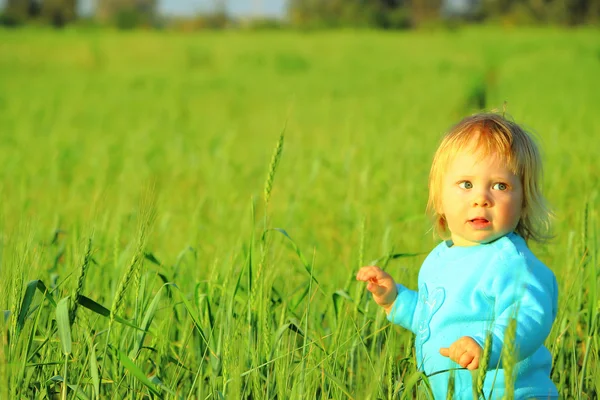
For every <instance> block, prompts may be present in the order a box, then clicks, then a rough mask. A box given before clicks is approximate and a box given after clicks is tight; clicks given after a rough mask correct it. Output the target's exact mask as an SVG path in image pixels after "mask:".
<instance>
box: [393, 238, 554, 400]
mask: <svg viewBox="0 0 600 400" xmlns="http://www.w3.org/2000/svg"><path fill="white" fill-rule="evenodd" d="M397 288H398V296H397V297H396V300H395V302H394V304H393V306H392V309H391V310H390V313H389V314H388V320H390V321H391V322H393V323H395V324H398V325H401V326H403V327H404V328H406V329H409V330H411V331H412V332H414V333H415V334H416V339H415V347H416V353H417V363H418V367H419V368H420V369H421V370H423V371H424V372H425V374H426V375H428V376H429V375H431V374H433V373H435V372H438V371H444V370H448V369H451V368H452V369H455V368H460V366H459V365H458V364H456V363H454V362H453V361H451V360H450V359H449V358H447V357H443V356H442V355H440V353H439V350H440V348H442V347H450V345H451V344H452V343H454V342H455V341H456V340H458V339H459V338H461V337H463V336H470V337H472V338H473V339H474V340H475V341H476V342H477V343H478V344H479V345H480V346H481V347H482V348H484V342H485V338H486V333H487V332H488V331H489V330H490V329H491V331H492V334H493V339H492V353H491V358H490V362H489V364H488V372H487V375H486V379H485V384H484V394H485V396H486V398H493V399H496V398H498V399H500V398H502V396H503V395H504V369H503V367H502V360H501V351H502V344H503V342H504V332H505V330H506V327H507V326H508V323H509V321H510V320H511V318H513V316H515V315H516V322H517V329H516V338H515V347H516V350H517V351H516V354H515V356H516V361H517V363H516V365H515V366H514V371H515V373H516V377H515V386H514V388H515V392H514V394H515V399H526V398H530V397H540V398H547V397H549V396H558V392H557V390H556V386H555V385H554V384H553V383H552V381H551V380H550V368H551V364H552V356H551V354H550V352H549V351H548V349H547V348H546V347H544V341H545V340H546V338H547V336H548V334H549V333H550V329H551V328H552V323H553V322H554V319H555V317H556V310H557V299H558V288H557V283H556V278H555V276H554V274H553V273H552V271H550V269H548V268H547V267H546V266H545V265H544V264H543V263H542V262H541V261H539V260H538V259H537V258H536V257H535V256H534V255H533V253H532V252H531V251H530V250H529V248H528V247H527V244H526V243H525V241H524V240H523V238H521V237H520V236H519V235H517V234H515V233H511V234H508V235H506V236H504V237H502V238H500V239H498V240H495V241H494V242H492V243H487V244H480V245H477V246H471V247H459V246H450V245H449V244H448V243H447V242H442V243H440V244H439V245H438V246H437V247H436V248H435V249H434V250H433V251H432V252H431V253H430V254H429V255H428V256H427V258H426V259H425V261H424V263H423V265H422V267H421V270H420V272H419V290H418V292H416V291H413V290H409V289H407V288H406V287H404V286H402V285H397ZM448 377H449V373H448V372H443V373H439V374H435V375H433V376H431V377H430V378H429V383H430V384H431V387H432V390H433V393H434V396H435V398H436V399H445V398H446V391H447V387H448ZM471 387H472V386H471V372H470V371H468V370H465V369H459V370H456V371H455V398H457V399H472V398H473V397H472V389H471ZM492 389H493V391H492ZM490 393H492V396H491V397H490V396H489V394H490Z"/></svg>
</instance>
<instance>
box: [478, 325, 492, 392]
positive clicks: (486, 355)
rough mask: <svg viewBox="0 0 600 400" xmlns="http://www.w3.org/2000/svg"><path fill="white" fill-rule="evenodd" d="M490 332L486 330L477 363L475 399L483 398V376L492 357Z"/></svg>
mask: <svg viewBox="0 0 600 400" xmlns="http://www.w3.org/2000/svg"><path fill="white" fill-rule="evenodd" d="M492 340H493V335H492V330H491V329H490V330H488V332H487V334H486V336H485V343H484V344H483V354H482V355H481V360H480V361H479V372H478V374H477V389H476V390H477V398H481V397H483V398H485V396H484V395H483V384H484V383H485V375H486V373H487V368H488V364H489V363H490V357H491V355H492Z"/></svg>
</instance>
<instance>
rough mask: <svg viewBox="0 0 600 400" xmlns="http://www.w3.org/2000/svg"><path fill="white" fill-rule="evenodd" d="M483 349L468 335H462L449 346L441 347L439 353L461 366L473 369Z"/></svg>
mask: <svg viewBox="0 0 600 400" xmlns="http://www.w3.org/2000/svg"><path fill="white" fill-rule="evenodd" d="M481 353H483V349H482V348H481V346H479V344H478V343H477V342H476V341H475V340H474V339H473V338H470V337H469V336H463V337H461V338H460V339H458V340H457V341H456V342H454V343H452V344H451V345H450V348H447V347H442V348H441V349H440V354H441V355H443V356H444V357H450V359H451V360H452V361H454V362H455V363H457V364H459V365H460V366H461V367H463V368H467V369H469V370H474V369H477V367H479V359H480V358H481Z"/></svg>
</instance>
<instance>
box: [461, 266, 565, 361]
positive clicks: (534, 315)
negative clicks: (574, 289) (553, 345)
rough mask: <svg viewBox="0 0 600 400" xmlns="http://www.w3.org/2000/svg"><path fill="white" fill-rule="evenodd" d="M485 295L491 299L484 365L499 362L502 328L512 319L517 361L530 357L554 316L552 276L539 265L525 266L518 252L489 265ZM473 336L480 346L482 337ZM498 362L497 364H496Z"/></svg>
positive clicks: (555, 298)
mask: <svg viewBox="0 0 600 400" xmlns="http://www.w3.org/2000/svg"><path fill="white" fill-rule="evenodd" d="M493 268H494V269H495V270H494V271H492V273H493V274H494V277H493V278H492V279H491V281H490V282H491V285H490V287H489V292H488V296H490V297H491V300H492V301H493V302H494V315H495V318H494V320H493V321H492V328H491V330H492V353H491V356H490V362H489V364H488V368H490V369H494V368H496V366H498V365H501V357H502V356H501V354H502V347H503V345H504V342H505V331H506V328H507V326H508V325H509V322H510V320H511V319H513V318H514V319H516V336H515V342H514V344H515V349H516V357H517V361H521V360H523V359H525V358H528V357H529V356H531V355H532V354H533V353H534V352H535V351H537V350H538V349H539V348H540V347H541V346H542V345H543V344H544V341H545V340H546V338H547V337H548V334H549V333H550V329H551V328H552V324H553V323H554V319H555V317H556V303H557V297H558V289H557V284H556V277H555V276H554V274H553V273H552V271H550V270H549V269H548V268H546V267H545V266H544V265H542V264H537V263H536V264H533V265H528V263H527V261H526V259H525V257H524V256H522V255H519V256H515V257H512V258H511V259H509V260H503V261H502V262H501V263H498V264H497V265H493ZM473 339H475V341H477V343H479V345H480V346H481V347H482V348H483V347H484V346H485V343H484V342H485V336H484V335H475V336H473ZM499 362H500V364H499Z"/></svg>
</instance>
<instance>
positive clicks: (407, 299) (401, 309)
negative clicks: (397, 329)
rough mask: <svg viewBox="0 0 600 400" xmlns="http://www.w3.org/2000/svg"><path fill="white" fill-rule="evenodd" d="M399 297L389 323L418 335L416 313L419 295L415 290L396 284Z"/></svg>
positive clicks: (393, 305) (391, 312) (389, 315)
mask: <svg viewBox="0 0 600 400" xmlns="http://www.w3.org/2000/svg"><path fill="white" fill-rule="evenodd" d="M396 289H397V290H398V295H397V296H396V300H395V301H394V304H392V309H391V310H390V312H389V314H388V316H387V319H388V321H390V322H392V323H394V324H396V325H400V326H402V327H403V328H406V329H408V330H410V331H412V332H413V333H416V331H417V327H416V318H415V312H416V309H417V300H418V298H419V296H418V293H417V292H416V291H414V290H410V289H407V288H406V287H404V286H403V285H400V284H396Z"/></svg>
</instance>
